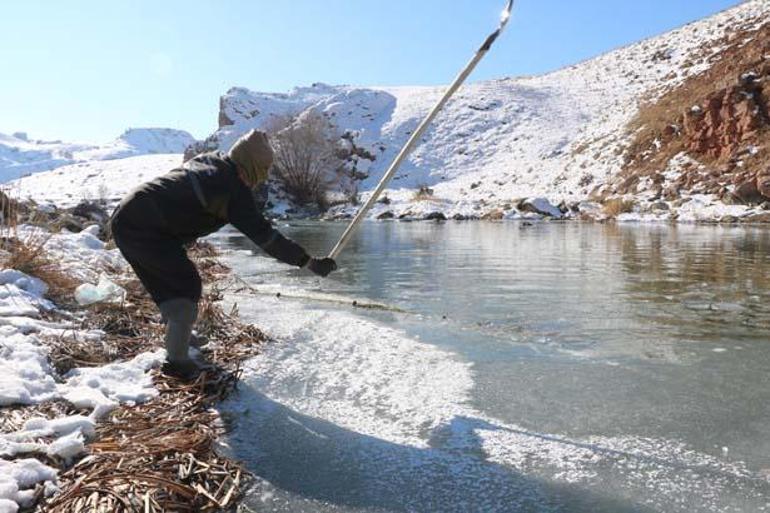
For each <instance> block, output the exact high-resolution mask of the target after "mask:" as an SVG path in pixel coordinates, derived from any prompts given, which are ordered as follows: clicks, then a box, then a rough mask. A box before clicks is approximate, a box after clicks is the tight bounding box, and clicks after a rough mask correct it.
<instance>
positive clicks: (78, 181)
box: [7, 154, 182, 208]
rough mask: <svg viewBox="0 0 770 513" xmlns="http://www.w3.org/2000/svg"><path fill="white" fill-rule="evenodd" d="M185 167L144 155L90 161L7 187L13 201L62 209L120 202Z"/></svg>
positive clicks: (171, 157)
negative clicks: (85, 202)
mask: <svg viewBox="0 0 770 513" xmlns="http://www.w3.org/2000/svg"><path fill="white" fill-rule="evenodd" d="M181 164H182V155H180V154H162V155H143V156H139V157H131V158H125V159H119V160H102V161H99V160H97V161H90V162H83V163H80V164H73V165H70V166H65V167H61V168H59V169H56V170H53V171H48V172H45V173H38V174H35V175H32V176H28V177H26V178H22V179H20V180H15V181H13V182H11V183H9V184H8V185H7V189H8V190H9V191H11V195H12V196H13V197H19V198H24V199H33V200H35V201H36V202H38V203H41V204H44V203H52V204H54V205H56V206H57V207H60V208H68V207H73V206H75V205H77V204H78V203H80V202H81V201H83V200H84V199H89V200H97V199H99V200H101V199H104V200H107V202H108V203H115V202H116V201H119V200H120V199H121V198H122V197H123V196H125V194H126V193H127V192H129V191H131V190H132V189H133V188H135V187H136V186H138V185H139V184H141V183H144V182H146V181H148V180H152V179H153V178H155V177H156V176H160V175H163V174H165V173H168V172H169V171H171V170H172V169H174V168H175V167H179V166H180V165H181Z"/></svg>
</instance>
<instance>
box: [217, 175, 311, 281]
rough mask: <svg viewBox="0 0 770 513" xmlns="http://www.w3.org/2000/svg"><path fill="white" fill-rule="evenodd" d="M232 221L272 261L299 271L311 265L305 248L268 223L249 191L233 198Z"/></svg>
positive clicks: (239, 193)
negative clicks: (292, 266)
mask: <svg viewBox="0 0 770 513" xmlns="http://www.w3.org/2000/svg"><path fill="white" fill-rule="evenodd" d="M228 217H229V221H230V224H232V225H233V226H234V227H235V228H236V229H238V231H240V232H241V233H243V234H244V235H245V236H246V237H248V238H249V239H250V240H251V241H252V242H253V243H254V244H256V245H257V246H259V247H260V248H262V250H263V251H264V252H265V253H267V254H268V255H270V256H271V257H273V258H276V259H278V260H280V261H281V262H284V263H286V264H289V265H294V266H297V267H304V266H306V265H307V264H308V262H310V255H308V254H307V252H306V251H305V250H304V248H303V247H302V246H300V245H299V244H297V243H296V242H294V241H293V240H291V239H288V238H286V237H284V236H283V234H281V232H279V231H278V230H276V229H275V228H274V227H273V225H272V223H270V221H268V220H267V219H265V217H264V216H263V215H262V212H261V211H260V210H259V209H258V208H257V205H256V203H255V201H254V196H253V195H252V193H251V191H250V190H249V189H247V188H245V187H244V188H241V189H240V191H238V193H236V195H235V196H234V197H233V198H231V200H230V204H229V205H228Z"/></svg>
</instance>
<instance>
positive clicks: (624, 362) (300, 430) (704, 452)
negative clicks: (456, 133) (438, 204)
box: [218, 223, 770, 513]
mask: <svg viewBox="0 0 770 513" xmlns="http://www.w3.org/2000/svg"><path fill="white" fill-rule="evenodd" d="M281 229H282V231H284V232H285V233H287V234H289V235H290V236H292V237H293V238H295V239H296V240H298V241H300V242H302V243H303V244H304V245H306V246H307V247H308V248H310V249H311V250H312V251H314V252H316V253H317V254H323V253H326V252H328V250H329V248H331V247H332V246H333V244H334V242H335V241H336V239H337V237H338V236H339V234H340V233H341V231H342V230H343V229H344V225H342V224H336V223H298V224H292V226H286V225H284V226H283V227H281ZM218 242H219V243H221V245H222V246H223V247H225V248H226V249H227V250H228V252H227V255H226V260H227V261H228V262H229V264H230V265H231V266H232V267H233V268H234V270H235V271H236V272H237V273H238V274H239V275H241V276H242V277H243V278H244V279H245V280H246V281H247V282H248V283H249V284H251V285H252V286H253V287H254V289H255V290H256V291H257V293H254V294H252V295H251V297H248V296H246V295H244V294H236V295H231V296H228V298H227V301H228V302H237V303H238V306H239V309H240V312H241V315H242V317H243V318H244V319H245V320H247V321H250V322H254V323H256V324H257V325H259V326H260V327H262V328H264V329H265V330H266V331H268V332H269V333H270V334H272V335H273V336H274V337H276V339H277V341H276V342H275V343H272V344H271V345H269V346H268V347H267V348H266V350H265V352H264V354H263V355H262V356H260V357H259V358H257V359H255V360H254V361H252V362H250V363H249V364H248V366H247V368H246V374H245V378H244V383H243V385H242V387H241V392H240V394H238V395H237V396H236V397H234V398H233V399H232V400H231V401H229V402H228V403H227V404H225V405H223V409H224V410H226V411H228V412H229V413H230V414H232V416H233V417H234V418H235V419H236V428H235V430H234V432H233V433H232V435H231V436H230V438H229V440H228V442H229V443H230V445H231V447H232V450H233V453H234V455H235V456H236V457H237V458H239V459H242V460H245V461H246V462H247V463H248V467H249V469H250V470H252V471H253V472H254V473H255V474H256V475H257V476H258V478H259V482H258V483H257V485H256V486H255V488H254V490H253V491H252V492H251V493H250V497H249V505H250V506H252V507H253V509H254V510H256V511H277V512H332V511H334V512H337V511H340V512H369V511H372V512H374V511H376V512H380V511H382V512H389V511H397V512H407V511H409V512H412V511H414V512H518V511H522V512H551V511H554V512H565V513H625V512H648V511H649V512H653V511H654V512H682V513H698V512H720V513H723V512H742V513H743V512H746V513H748V512H751V513H753V512H762V511H769V512H770V408H769V406H768V405H770V372H769V370H770V231H767V230H764V229H755V228H721V227H706V226H700V227H695V226H680V227H668V226H655V227H649V226H623V225H619V226H614V225H598V224H595V225H589V224H577V223H573V224H557V223H543V224H535V225H524V224H520V223H509V224H490V223H448V224H430V223H369V224H367V225H365V226H364V229H363V230H362V232H361V233H360V234H359V235H358V236H357V238H355V239H354V241H353V242H352V243H351V245H350V247H349V248H348V249H347V250H346V252H345V253H344V255H343V257H342V258H341V259H340V262H339V263H340V268H341V270H340V271H339V272H337V273H335V274H334V275H333V276H332V277H331V278H330V279H328V280H320V279H318V278H314V277H311V276H309V275H307V274H306V273H304V272H298V271H294V270H291V269H289V268H287V267H285V266H282V265H280V264H278V263H276V262H274V261H272V260H269V259H267V258H265V257H263V256H260V255H259V254H258V253H257V252H254V253H256V255H257V256H256V257H255V256H254V253H253V252H252V247H251V246H250V245H249V244H248V243H247V242H246V241H245V240H244V239H242V238H240V237H238V236H236V235H235V234H232V233H231V234H223V235H222V236H220V237H219V239H218ZM278 292H280V293H281V297H276V294H277V293H278ZM353 300H356V301H357V302H358V303H357V304H358V305H359V307H358V308H356V307H353V306H352V305H351V303H352V301H353ZM369 304H377V305H381V306H382V307H383V308H380V307H377V308H360V306H361V305H365V306H367V305H369Z"/></svg>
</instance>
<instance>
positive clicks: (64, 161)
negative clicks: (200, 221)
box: [0, 128, 195, 183]
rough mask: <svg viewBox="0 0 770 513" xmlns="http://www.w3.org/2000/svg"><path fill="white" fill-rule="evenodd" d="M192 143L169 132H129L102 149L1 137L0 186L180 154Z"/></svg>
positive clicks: (21, 136)
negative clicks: (77, 168)
mask: <svg viewBox="0 0 770 513" xmlns="http://www.w3.org/2000/svg"><path fill="white" fill-rule="evenodd" d="M194 142H195V139H194V138H193V136H192V135H190V134H189V133H187V132H184V131H182V130H173V129H169V128H134V129H129V130H126V131H125V132H124V133H123V134H122V135H121V136H120V137H118V138H117V139H115V140H114V141H112V142H110V143H107V144H104V145H89V144H76V143H65V142H62V141H36V140H31V139H29V138H28V137H27V135H26V134H23V133H17V134H15V135H5V134H0V183H2V182H7V181H10V180H13V179H16V178H19V177H22V176H25V175H28V174H31V173H39V172H41V171H48V170H51V169H56V168H59V167H62V166H66V165H70V164H75V163H79V162H87V161H94V160H112V159H122V158H126V157H133V156H137V155H147V154H161V153H165V154H168V153H182V152H183V151H184V149H185V148H186V147H187V146H189V145H190V144H193V143H194Z"/></svg>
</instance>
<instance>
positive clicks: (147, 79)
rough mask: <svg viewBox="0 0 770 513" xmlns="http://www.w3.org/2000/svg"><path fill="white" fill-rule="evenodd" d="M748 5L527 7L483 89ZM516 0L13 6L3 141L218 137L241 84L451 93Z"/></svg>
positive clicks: (177, 0) (677, 2) (569, 2)
mask: <svg viewBox="0 0 770 513" xmlns="http://www.w3.org/2000/svg"><path fill="white" fill-rule="evenodd" d="M738 3H739V0H645V1H642V2H639V1H637V0H581V1H576V0H519V2H518V5H517V7H516V11H515V14H514V18H513V20H512V22H511V25H510V28H509V31H508V32H507V33H506V34H505V36H504V37H503V38H502V39H501V40H500V42H499V43H498V46H496V47H495V49H494V50H493V52H492V53H491V54H490V55H489V56H488V57H487V59H486V60H485V61H484V62H482V64H481V65H480V66H479V68H478V70H477V72H476V73H475V74H474V76H473V77H472V80H481V79H488V78H496V77H501V76H511V75H523V74H535V73H542V72H545V71H549V70H553V69H556V68H559V67H562V66H564V65H567V64H572V63H575V62H578V61H581V60H584V59H586V58H589V57H592V56H594V55H597V54H600V53H603V52H605V51H608V50H610V49H612V48H616V47H618V46H622V45H625V44H628V43H631V42H634V41H637V40H639V39H642V38H645V37H649V36H653V35H656V34H659V33H661V32H665V31H666V30H669V29H671V28H674V27H677V26H680V25H682V24H685V23H687V22H689V21H694V20H696V19H699V18H702V17H704V16H706V15H709V14H712V13H715V12H717V11H720V10H722V9H725V8H727V7H731V6H733V5H736V4H738ZM503 4H504V1H503V0H448V1H447V0H444V1H442V0H380V1H376V2H375V1H371V0H320V1H319V0H291V1H286V0H280V1H263V0H218V1H215V0H186V1H181V0H133V1H128V0H124V1H118V0H108V1H104V0H98V1H96V0H63V1H53V0H3V1H2V5H1V6H0V7H1V9H2V11H1V12H2V17H0V77H1V78H0V132H4V133H9V132H13V131H17V130H24V131H28V132H29V133H30V136H31V137H36V138H48V139H50V138H60V139H65V140H77V141H93V142H101V141H107V140H110V139H112V138H114V137H116V136H117V135H119V133H120V132H122V131H123V129H125V128H127V127H144V126H163V127H173V128H182V129H185V130H188V131H190V132H192V133H193V135H195V136H196V137H204V136H206V135H208V134H209V133H210V132H211V131H213V130H214V129H215V128H216V119H217V111H218V98H219V96H220V95H221V94H222V93H224V92H225V91H226V90H227V89H228V88H230V87H231V86H244V87H248V88H250V89H254V90H261V91H287V90H288V89H290V88H291V87H293V86H295V85H307V84H310V83H313V82H326V83H330V84H356V85H417V84H420V85H421V84H445V83H447V82H448V81H449V80H451V79H452V78H453V77H454V76H455V75H456V73H457V72H458V70H459V69H460V68H461V67H462V65H463V64H465V62H466V61H467V60H468V59H469V58H470V57H471V55H472V53H473V51H474V50H475V49H476V48H477V47H478V45H479V44H480V43H481V41H482V40H483V38H484V37H485V36H486V34H487V33H488V32H490V31H491V29H492V28H493V27H494V25H495V24H496V22H497V18H498V16H499V13H500V11H501V9H502V7H503Z"/></svg>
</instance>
